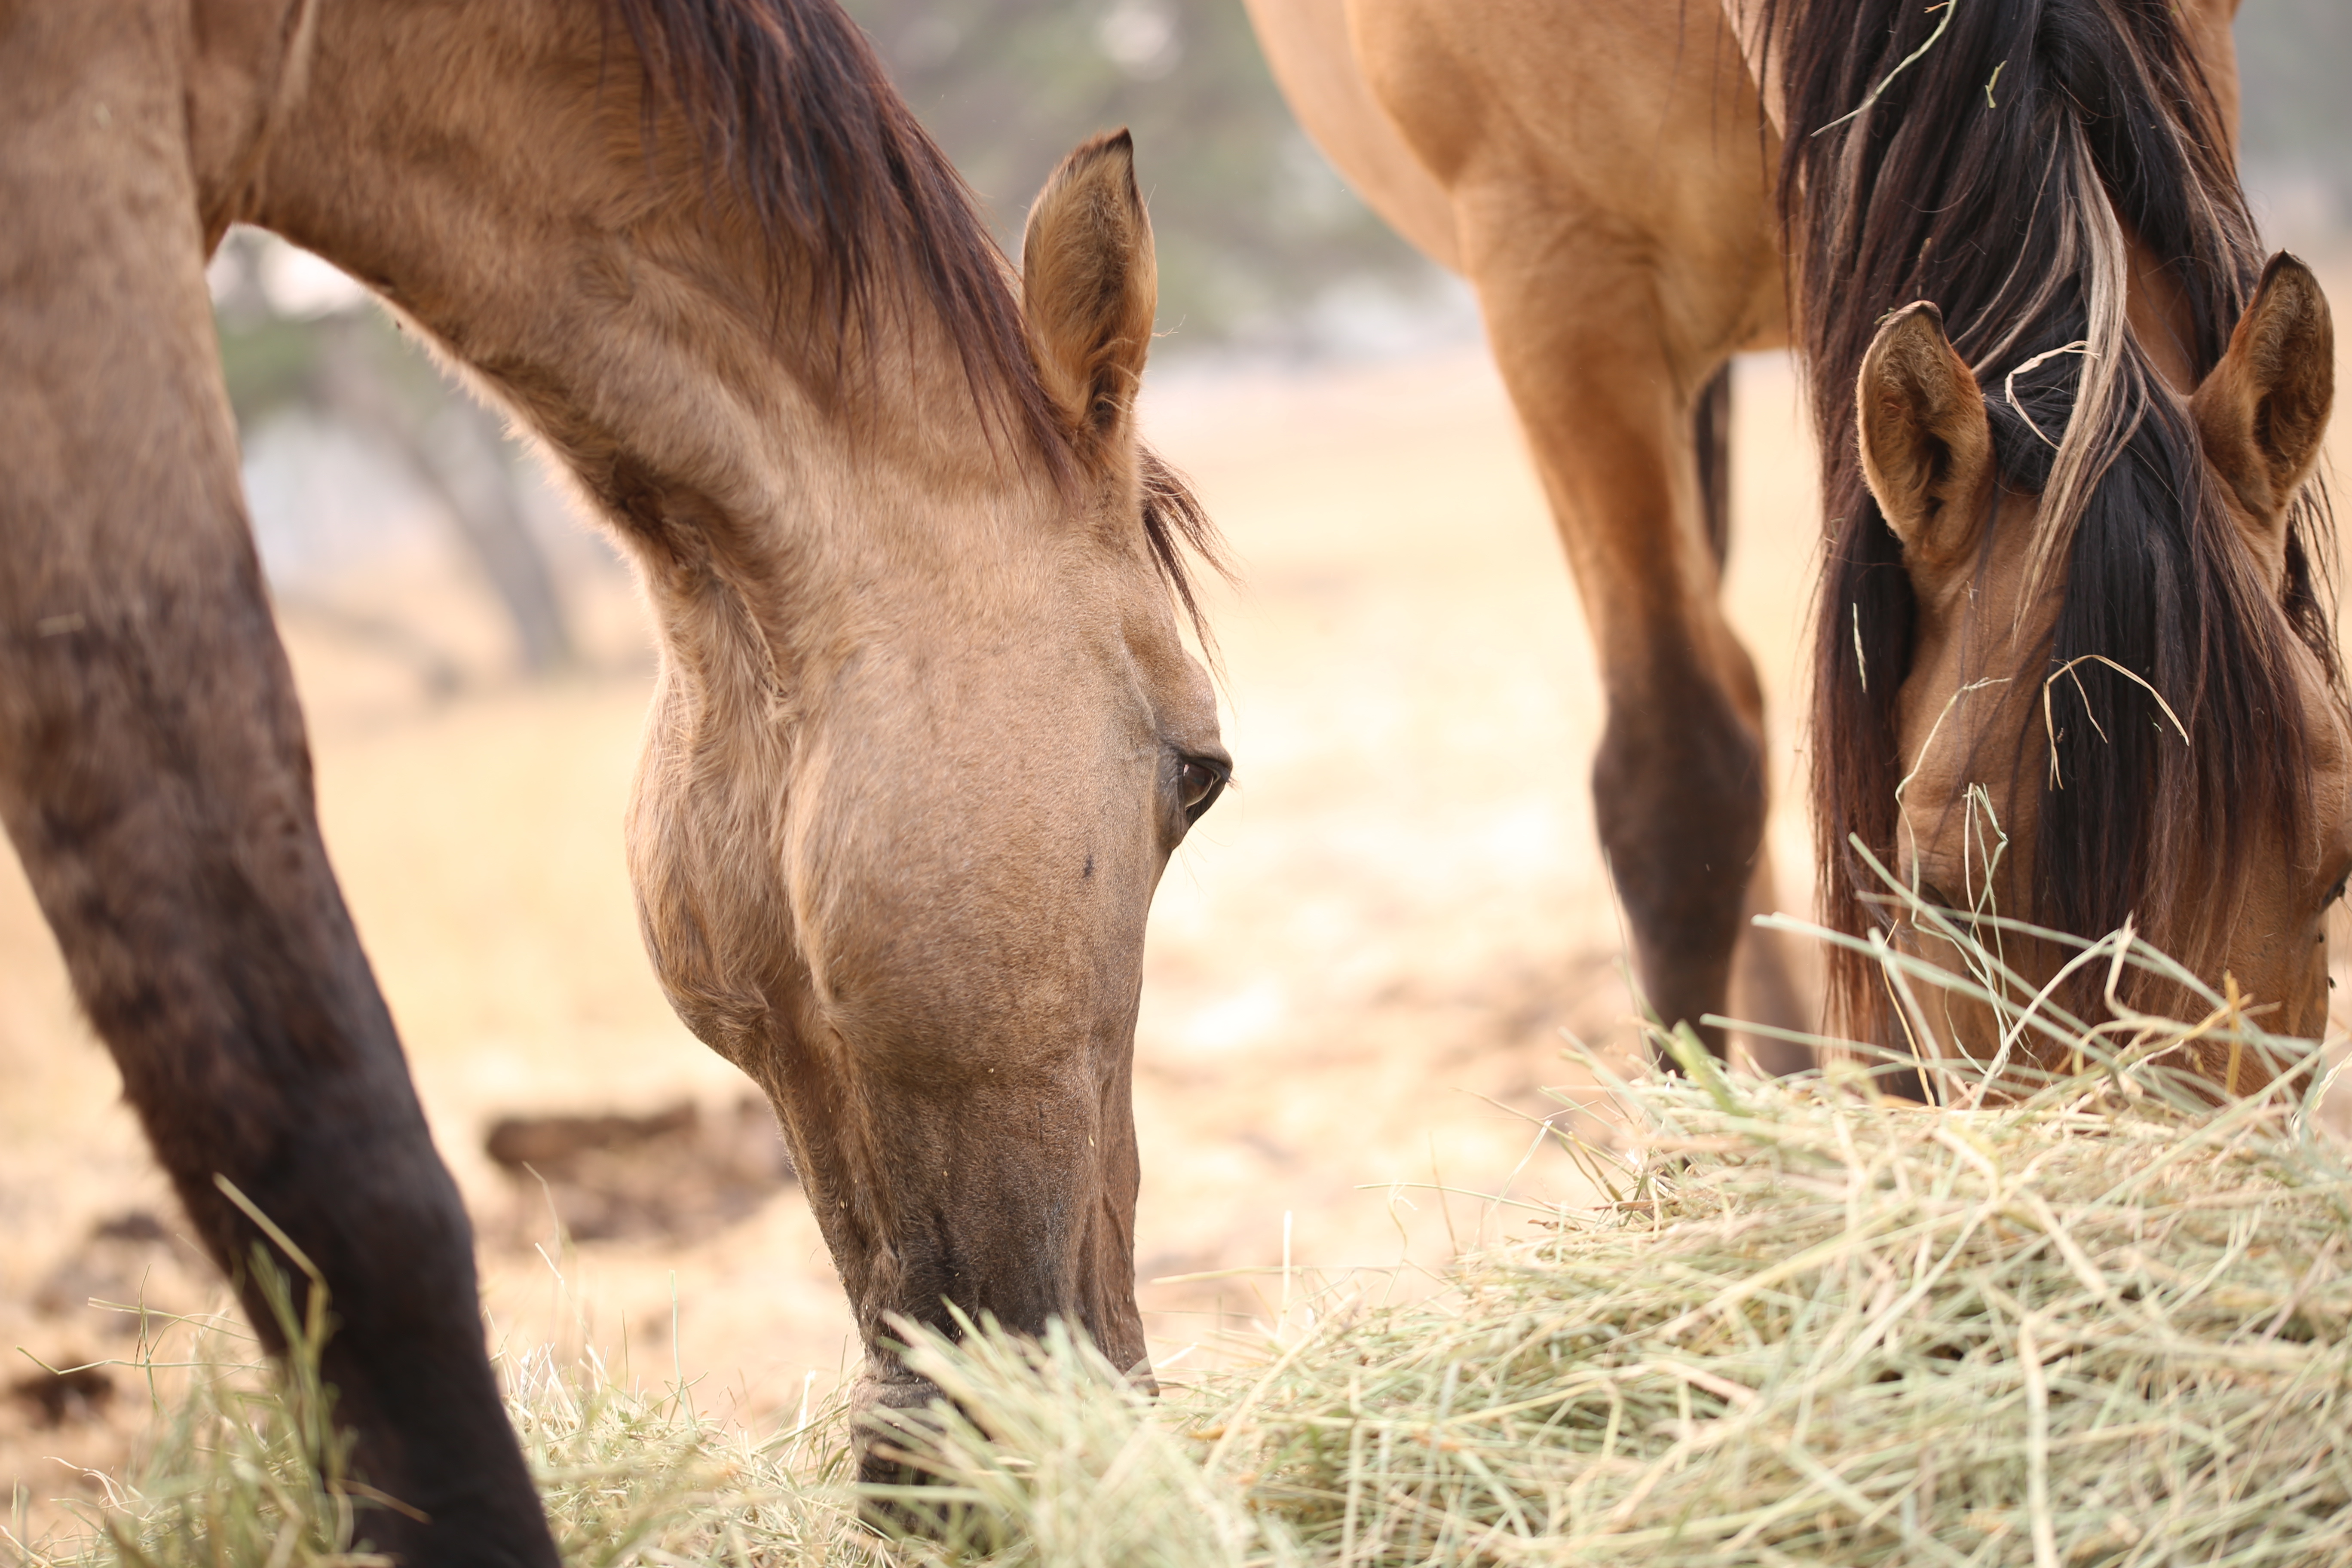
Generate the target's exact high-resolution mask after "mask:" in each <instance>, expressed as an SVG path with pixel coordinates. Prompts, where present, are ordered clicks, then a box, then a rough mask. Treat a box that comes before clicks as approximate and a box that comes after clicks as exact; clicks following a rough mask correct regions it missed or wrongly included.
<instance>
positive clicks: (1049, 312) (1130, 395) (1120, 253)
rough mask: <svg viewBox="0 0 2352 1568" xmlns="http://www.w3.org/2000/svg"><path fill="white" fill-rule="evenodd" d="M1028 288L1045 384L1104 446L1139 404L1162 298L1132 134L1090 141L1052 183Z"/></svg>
mask: <svg viewBox="0 0 2352 1568" xmlns="http://www.w3.org/2000/svg"><path fill="white" fill-rule="evenodd" d="M1021 288H1022V295H1023V310H1024V313H1025V315H1026V316H1027V319H1028V325H1029V348H1030V353H1032V354H1034V356H1035V358H1036V362H1037V372H1038V374H1039V375H1040V376H1041V377H1042V378H1043V379H1044V381H1045V390H1046V391H1047V393H1049V394H1050V395H1052V397H1053V399H1054V401H1055V404H1056V405H1059V406H1060V408H1061V410H1062V412H1063V414H1064V416H1066V418H1067V419H1068V420H1069V422H1070V426H1071V428H1072V429H1074V430H1076V431H1077V432H1078V433H1079V435H1080V437H1081V438H1082V439H1086V440H1091V441H1092V442H1094V443H1096V444H1097V445H1098V446H1100V447H1108V443H1110V442H1111V441H1112V440H1113V439H1114V438H1115V437H1118V435H1120V434H1121V433H1122V427H1123V426H1125V424H1126V422H1127V418H1128V416H1129V412H1130V410H1132V409H1133V407H1134V406H1135V394H1136V390H1137V388H1138V387H1139V385H1141V384H1142V381H1143V357H1144V354H1145V353H1146V352H1147V351H1148V350H1149V349H1150V346H1151V317H1152V312H1153V311H1154V310H1156V309H1157V308H1158V307H1159V303H1160V268H1159V263H1158V262H1157V261H1156V260H1155V259H1154V258H1153V256H1152V249H1151V219H1150V217H1149V216H1145V213H1144V210H1143V197H1142V195H1141V194H1140V193H1139V192H1138V191H1137V189H1136V188H1135V143H1134V142H1133V141H1132V140H1131V139H1130V138H1129V135H1128V133H1127V132H1124V131H1119V132H1113V133H1112V134H1110V135H1108V136H1097V137H1096V138H1095V139H1094V140H1093V141H1091V142H1087V143H1086V144H1085V145H1084V146H1082V147H1080V148H1079V149H1078V150H1077V151H1076V152H1075V153H1071V154H1070V155H1069V156H1068V157H1066V158H1065V159H1063V160H1062V166H1061V167H1060V168H1058V169H1056V170H1055V171H1054V174H1053V176H1052V177H1051V178H1050V179H1048V180H1047V181H1046V182H1045V189H1044V190H1043V191H1041V192H1039V193H1038V195H1037V202H1036V205H1034V206H1033V207H1031V208H1030V209H1029V228H1028V232H1027V233H1026V234H1025V235H1024V237H1023V238H1022V242H1021Z"/></svg>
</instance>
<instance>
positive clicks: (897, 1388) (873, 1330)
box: [631, 133, 1232, 1473]
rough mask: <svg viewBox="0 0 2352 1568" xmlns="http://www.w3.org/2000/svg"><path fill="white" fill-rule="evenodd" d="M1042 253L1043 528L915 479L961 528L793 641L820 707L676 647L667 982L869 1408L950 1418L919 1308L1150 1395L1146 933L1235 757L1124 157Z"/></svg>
mask: <svg viewBox="0 0 2352 1568" xmlns="http://www.w3.org/2000/svg"><path fill="white" fill-rule="evenodd" d="M1024 248H1025V274H1026V277H1025V300H1024V316H1025V322H1026V330H1027V335H1028V340H1029V348H1030V352H1031V353H1032V355H1033V356H1034V361H1035V364H1036V369H1037V372H1038V375H1039V378H1040V381H1041V383H1042V384H1043V385H1044V387H1045V391H1046V393H1047V395H1049V397H1050V400H1051V402H1052V405H1053V406H1054V409H1055V415H1056V417H1058V418H1059V419H1060V420H1061V421H1062V422H1063V426H1064V434H1065V436H1066V441H1067V449H1066V473H1064V474H1062V475H1061V476H1059V477H1057V478H1054V479H1036V478H1034V476H1033V478H1032V479H1031V480H1030V481H1029V482H1027V483H1026V484H1025V486H1024V487H1022V488H1019V489H1017V490H1016V492H1015V493H1014V495H1013V499H1012V500H1007V499H1006V492H1005V491H1004V490H1003V489H1002V488H1001V487H1000V488H997V489H988V488H987V487H986V486H984V485H976V484H975V483H973V482H972V481H971V480H970V479H969V475H970V474H971V473H972V472H979V473H981V474H982V475H983V476H990V475H999V474H1001V472H1002V468H1000V466H999V465H1000V464H1001V463H1002V461H1003V458H1002V455H1001V454H999V453H995V452H991V453H989V454H987V455H986V457H985V460H984V461H982V462H980V463H979V464H977V465H967V467H966V468H965V469H963V470H959V472H961V473H962V474H964V476H965V477H964V478H961V479H958V478H954V477H952V476H951V478H950V481H949V482H947V483H946V484H945V485H944V486H942V485H940V484H930V485H928V486H911V487H901V488H902V489H911V490H912V491H913V492H915V493H916V494H917V495H918V496H919V499H918V500H902V501H900V502H898V503H897V505H898V508H899V510H902V511H909V512H911V511H923V510H926V509H928V511H929V514H932V515H934V516H936V515H938V514H940V513H942V512H944V513H947V514H951V515H950V516H949V519H948V521H944V522H938V523H936V524H934V523H933V522H928V521H927V522H924V523H922V524H921V525H919V526H915V525H904V526H902V525H900V524H898V523H893V522H891V521H889V520H888V519H887V518H885V519H884V520H882V521H874V520H871V519H867V520H864V521H862V523H861V525H860V526H858V527H856V528H853V529H848V530H845V531H842V533H841V536H840V537H839V538H838V539H836V540H835V541H833V542H831V544H830V547H829V552H828V553H827V554H826V556H825V557H824V560H822V561H820V562H819V563H818V564H817V565H816V566H814V567H813V568H811V570H814V571H820V572H822V573H824V576H825V582H824V587H823V590H822V592H817V593H811V594H807V595H803V602H804V603H805V604H806V605H807V606H808V611H807V614H805V615H803V616H801V617H799V622H798V624H797V626H793V627H790V628H782V627H780V628H779V629H777V630H775V631H773V632H772V633H771V637H791V638H793V639H794V640H795V643H796V646H797V647H800V648H801V649H802V650H803V652H802V654H801V655H800V656H799V657H797V658H795V659H794V660H793V665H792V671H791V679H790V681H789V684H788V686H786V687H784V688H782V689H760V688H759V687H758V686H757V684H756V683H754V684H752V685H751V686H748V687H746V688H745V689H743V690H742V691H741V692H740V695H736V696H732V697H730V695H729V694H728V692H727V691H726V690H725V689H723V687H724V684H725V682H724V679H721V678H719V677H716V676H713V675H711V674H709V673H708V672H704V673H697V672H696V671H694V670H692V669H690V668H688V665H689V663H690V661H689V660H688V659H687V658H682V657H679V656H678V655H677V649H678V648H679V647H683V646H686V645H687V644H688V641H689V640H690V639H688V638H687V637H682V636H680V635H677V633H676V632H675V631H674V632H673V635H672V636H671V637H669V638H668V639H667V642H668V644H669V646H670V649H671V653H672V657H671V658H669V659H667V660H666V663H665V672H664V674H665V683H664V689H663V692H662V695H661V698H660V699H659V700H658V703H657V707H656V718H655V722H654V726H653V729H654V733H653V737H652V739H651V742H650V743H649V749H648V753H647V757H646V763H645V765H644V768H643V771H642V773H641V775H640V780H639V791H638V797H637V801H636V804H635V808H634V813H633V824H632V832H631V841H632V855H633V860H634V865H633V869H634V871H635V879H636V883H637V887H638V891H639V897H640V900H641V906H642V909H643V913H644V920H645V925H646V938H647V942H648V946H649V947H650V948H651V950H652V952H653V953H654V956H655V960H656V967H657V969H658V970H659V971H660V973H661V974H662V977H663V980H664V983H665V984H666V986H667V989H668V991H669V994H670V995H671V998H672V1000H673V1002H674V1004H675V1005H677V1007H678V1009H679V1011H680V1014H681V1015H682V1016H684V1017H685V1018H686V1019H687V1021H688V1024H689V1025H690V1026H692V1027H693V1028H694V1029H695V1030H696V1032H697V1033H698V1035H700V1036H701V1037H702V1038H703V1039H704V1040H705V1041H706V1042H707V1043H709V1045H711V1046H712V1047H714V1048H716V1049H718V1050H719V1051H720V1052H721V1053H722V1054H723V1055H725V1056H727V1057H729V1058H730V1059H732V1060H733V1061H735V1062H736V1063H737V1064H738V1065H740V1066H741V1067H742V1068H744V1069H745V1070H746V1071H747V1072H749V1073H751V1075H752V1076H753V1077H754V1078H756V1079H760V1080H761V1082H762V1083H763V1084H764V1085H765V1087H766V1088H767V1089H769V1091H770V1095H771V1098H772V1100H773V1101H774V1103H775V1105H776V1108H777V1110H778V1113H779V1116H780V1118H781V1120H782V1123H783V1126H784V1130H785V1133H786V1136H787V1138H788V1139H789V1141H790V1142H791V1144H792V1148H793V1154H794V1157H795V1159H796V1161H797V1163H798V1166H799V1169H800V1171H801V1173H802V1177H803V1184H804V1187H805V1189H806V1193H807V1196H808V1200H809V1202H810V1203H811V1205H813V1207H814V1211H815V1213H816V1215H817V1216H818V1218H819V1220H820V1221H821V1222H822V1224H823V1226H824V1233H825V1237H826V1239H827V1242H828V1244H829V1246H830V1247H831V1249H832V1251H833V1254H834V1258H835V1262H836V1263H837V1264H838V1266H839V1268H840V1269H841V1273H842V1278H843V1281H844V1284H845V1287H846V1288H847V1290H848V1293H849V1296H850V1300H851V1302H852V1304H853V1306H854V1308H855V1310H856V1314H857V1318H858V1321H859V1325H860V1328H861V1329H862V1331H864V1333H865V1336H866V1342H867V1346H868V1349H869V1359H868V1363H867V1369H866V1378H865V1380H864V1382H863V1384H862V1393H861V1395H860V1397H861V1400H862V1402H863V1404H864V1405H866V1406H868V1407H870V1406H872V1405H887V1406H906V1405H922V1404H925V1403H927V1402H928V1401H929V1400H930V1399H932V1398H934V1397H936V1395H937V1391H936V1390H935V1389H933V1388H932V1387H931V1386H930V1385H929V1384H925V1383H922V1382H920V1381H919V1380H916V1379H914V1378H913V1377H911V1376H910V1375H909V1374H908V1373H906V1372H905V1370H904V1369H903V1368H902V1367H901V1366H900V1365H899V1364H898V1363H897V1361H896V1360H895V1359H894V1358H893V1357H892V1356H890V1355H889V1354H888V1353H887V1342H888V1341H889V1338H890V1336H891V1334H892V1331H893V1330H892V1323H893V1321H894V1319H898V1318H905V1319H911V1320H914V1321H919V1322H923V1323H927V1324H930V1325H932V1326H935V1327H940V1328H943V1329H951V1327H952V1323H951V1320H950V1314H949V1311H948V1308H949V1307H950V1305H952V1306H953V1307H955V1308H958V1309H961V1310H962V1311H964V1312H966V1313H969V1314H971V1315H973V1316H975V1317H976V1316H979V1315H982V1314H988V1315H992V1316H993V1317H995V1318H996V1319H997V1320H999V1321H1002V1322H1003V1323H1004V1324H1005V1325H1006V1326H1007V1327H1010V1328H1013V1329H1015V1330H1019V1331H1029V1332H1033V1333H1034V1332H1037V1331H1042V1330H1043V1329H1044V1328H1045V1325H1046V1323H1047V1321H1049V1320H1051V1319H1053V1318H1055V1317H1062V1318H1066V1319H1073V1320H1076V1321H1078V1322H1080V1323H1082V1324H1083V1325H1084V1327H1085V1328H1086V1329H1087V1331H1089V1332H1090V1333H1091V1334H1092V1335H1093V1337H1094V1339H1095V1340H1096V1342H1097V1344H1098V1345H1099V1346H1100V1347H1101V1348H1102V1350H1103V1351H1104V1352H1105V1353H1106V1354H1107V1355H1108V1356H1109V1357H1110V1359H1111V1360H1112V1361H1113V1362H1114V1363H1117V1364H1118V1365H1120V1366H1122V1367H1131V1368H1133V1369H1135V1371H1136V1373H1137V1374H1138V1375H1139V1376H1141V1377H1146V1378H1148V1376H1149V1373H1148V1370H1147V1369H1146V1367H1145V1363H1144V1342H1143V1335H1142V1326H1141V1321H1140V1318H1139V1315H1138V1312H1137V1310H1136V1306H1135V1300H1134V1268H1133V1224H1134V1211H1135V1198H1136V1190H1137V1184H1138V1180H1139V1168H1138V1164H1137V1158H1136V1149H1135V1137H1134V1130H1133V1122H1132V1112H1131V1106H1130V1100H1129V1060H1130V1057H1131V1053H1132V1048H1133V1033H1134V1026H1135V1017H1136V1007H1137V1001H1138V996H1139V988H1140V984H1141V961H1142V952H1143V933H1144V920H1145V915H1146V913H1147V911H1148V909H1149V907H1150V900H1151V896H1152V892H1153V889H1155V887H1156V886H1157V884H1158V881H1159V878H1160V872H1161V870H1162V868H1164V867H1165V866H1166V864H1167V860H1168V858H1169V856H1170V854H1171V852H1172V851H1173V850H1174V848H1175V847H1176V846H1177V845H1178V844H1179V843H1180V842H1181V840H1182V839H1183V837H1184V836H1185V833H1186V831H1187V829H1188V828H1189V827H1190V826H1191V825H1192V822H1193V821H1195V820H1196V819H1197V818H1198V817H1199V816H1201V815H1202V813H1203V812H1205V811H1206V810H1207V809H1208V808H1209V806H1210V805H1213V804H1214V802H1215V799H1216V797H1217V795H1218V793H1219V792H1220V791H1221V790H1222V789H1223V785H1224V783H1225V781H1226V778H1227V776H1228V775H1229V773H1230V772H1231V766H1232V764H1231V761H1230V759H1229V758H1228V757H1227V755H1226V753H1225V752H1224V749H1223V745H1222V744H1221V742H1220V741H1219V739H1218V731H1217V719H1216V706H1215V700H1214V695H1213V691H1212V689H1211V686H1210V682H1209V679H1208V677H1207V675H1206V673H1205V672H1204V671H1203V670H1202V668H1201V667H1200V665H1199V664H1198V662H1197V661H1196V660H1194V659H1193V658H1192V656H1191V655H1190V654H1189V653H1188V652H1187V651H1186V649H1185V647H1184V646H1183V643H1182V640H1181V637H1180V635H1179V626H1178V621H1177V618H1176V616H1175V613H1174V609H1173V606H1172V605H1171V594H1170V586H1169V582H1168V580H1167V577H1166V576H1165V575H1164V574H1163V570H1162V563H1163V562H1164V561H1165V560H1167V559H1169V557H1170V552H1172V550H1173V548H1174V544H1173V542H1171V540H1170V539H1169V537H1168V533H1167V531H1168V530H1169V529H1170V528H1171V527H1174V526H1180V523H1178V522H1171V513H1172V514H1176V515H1177V516H1178V517H1179V518H1180V519H1181V526H1182V527H1184V528H1185V529H1186V530H1188V531H1192V530H1196V529H1197V528H1199V527H1201V526H1203V525H1201V524H1200V523H1199V522H1198V521H1197V514H1196V513H1194V512H1193V511H1192V510H1191V507H1192V503H1191V502H1190V500H1189V499H1187V498H1185V497H1184V496H1183V494H1182V492H1181V489H1180V488H1179V487H1178V486H1177V484H1176V481H1175V480H1174V479H1173V478H1172V477H1171V476H1170V475H1168V474H1167V472H1166V471H1165V470H1164V469H1162V468H1160V467H1159V466H1158V465H1157V463H1156V461H1155V460H1153V459H1152V458H1150V456H1149V455H1148V454H1146V453H1144V452H1143V451H1142V450H1141V449H1140V448H1139V445H1138V442H1137V439H1136V436H1135V430H1134V415H1133V402H1134V395H1135V391H1136V388H1137V385H1138V384H1139V379H1140V376H1141V373H1142V370H1143V361H1144V353H1145V349H1146V347H1147V345H1148V343H1149V341H1150V327H1151V319H1152V310H1153V306H1154V302H1155V301H1154V296H1155V284H1154V275H1153V267H1152V257H1151V246H1150V226H1149V223H1148V221H1147V220H1146V218H1145V216H1144V211H1143V206H1142V203H1141V200H1140V198H1139V195H1138V194H1137V192H1136V188H1135V183H1134V177H1133V173H1132V166H1131V158H1130V153H1129V146H1128V142H1127V139H1126V137H1125V135H1124V134H1123V133H1122V134H1121V135H1119V136H1118V137H1116V138H1110V139H1106V140H1103V141H1100V142H1095V143H1091V144H1089V145H1088V146H1087V147H1084V148H1081V149H1080V150H1079V151H1078V152H1077V153H1074V154H1073V155H1072V157H1071V158H1070V159H1069V160H1068V161H1067V162H1066V163H1065V164H1064V166H1063V167H1062V169H1061V170H1060V171H1059V172H1057V173H1056V174H1055V177H1054V179H1053V181H1052V182H1051V183H1050V184H1048V185H1047V186H1046V188H1045V193H1044V194H1043V195H1041V197H1040V198H1039V200H1038V203H1037V205H1036V208H1035V211H1034V215H1033V216H1032V219H1031V223H1030V226H1029V233H1028V238H1027V243H1026V246H1025V247H1024ZM966 417H967V419H968V418H969V415H968V413H967V415H966ZM862 473H863V476H864V477H865V479H866V484H867V486H868V489H867V501H866V504H868V505H869V506H871V505H872V504H873V503H872V500H871V497H872V492H873V489H875V488H876V486H875V481H874V480H873V479H872V477H871V472H870V469H869V470H863V471H862ZM959 487H961V489H959ZM942 493H944V494H946V495H947V497H948V500H947V502H946V503H945V504H944V505H943V504H942V503H941V502H940V500H939V497H940V495H941V494H942ZM884 510H887V508H886V509H884ZM782 618H783V617H779V619H780V620H781V619H782ZM812 620H814V621H821V622H822V628H821V630H814V631H813V630H812V629H811V626H810V623H811V621H812ZM870 1464H871V1468H873V1469H874V1470H875V1471H876V1472H877V1473H881V1472H882V1471H884V1470H887V1465H885V1464H883V1463H882V1462H880V1461H872V1462H870Z"/></svg>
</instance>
